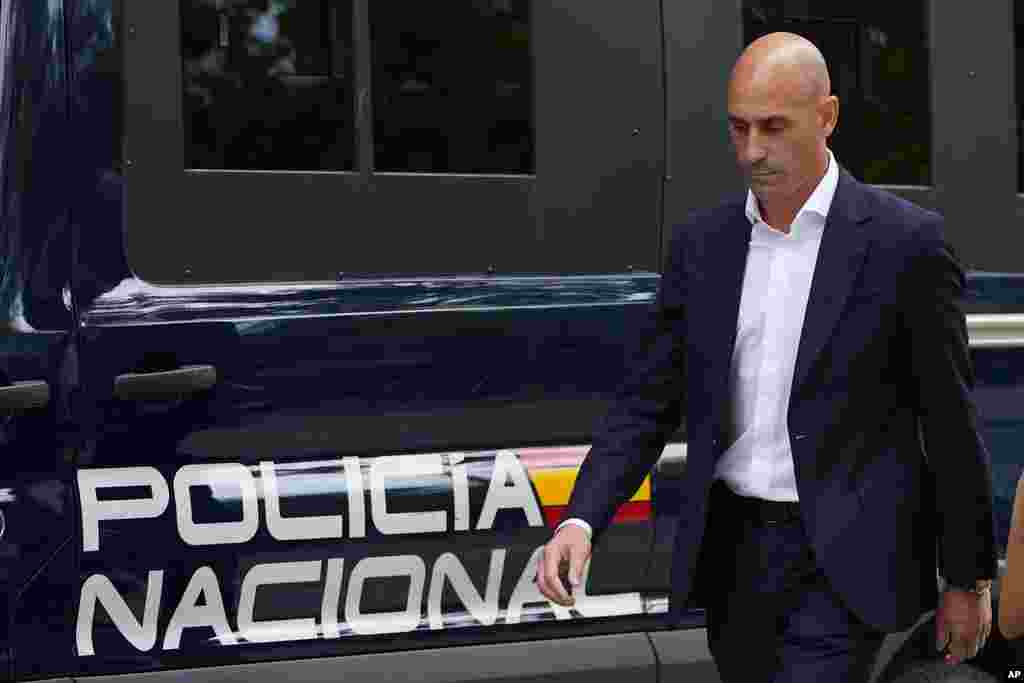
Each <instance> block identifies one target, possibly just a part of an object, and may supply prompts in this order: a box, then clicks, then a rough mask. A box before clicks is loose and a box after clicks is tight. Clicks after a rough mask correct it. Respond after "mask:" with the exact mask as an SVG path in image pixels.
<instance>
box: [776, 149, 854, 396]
mask: <svg viewBox="0 0 1024 683" xmlns="http://www.w3.org/2000/svg"><path fill="white" fill-rule="evenodd" d="M864 199H865V194H864V189H863V188H861V187H860V185H859V183H857V181H856V180H854V179H853V177H852V176H851V175H850V174H849V173H847V172H846V170H845V169H843V168H840V169H839V185H838V186H837V188H836V194H835V197H834V198H833V200H832V208H831V209H830V210H829V215H828V218H827V219H826V222H825V230H824V232H823V233H822V237H821V245H820V247H819V248H818V260H817V263H816V265H815V267H814V277H813V279H812V281H811V292H810V297H809V298H808V301H807V312H806V314H805V316H804V325H803V330H802V333H801V335H800V347H799V349H798V351H797V358H796V368H795V369H794V371H793V386H792V392H791V396H792V397H795V396H796V395H797V392H798V391H799V389H800V387H801V385H802V384H803V383H804V382H805V381H806V380H807V375H808V373H809V372H810V370H811V367H812V366H813V365H814V361H815V360H816V359H817V358H818V355H819V354H820V353H821V351H822V349H824V348H825V344H826V343H827V342H828V340H829V337H831V336H832V332H833V331H834V330H835V326H836V323H837V322H838V321H839V314H840V313H841V312H842V310H843V306H844V304H845V303H846V299H847V297H848V296H849V294H850V290H851V288H852V286H853V283H854V281H855V280H856V278H857V274H858V273H859V272H860V269H861V266H862V265H863V262H864V253H865V251H866V250H867V246H868V235H867V230H866V229H865V227H864V225H863V223H864V222H866V221H867V220H868V219H869V218H870V215H869V214H868V213H867V211H866V207H865V206H864Z"/></svg>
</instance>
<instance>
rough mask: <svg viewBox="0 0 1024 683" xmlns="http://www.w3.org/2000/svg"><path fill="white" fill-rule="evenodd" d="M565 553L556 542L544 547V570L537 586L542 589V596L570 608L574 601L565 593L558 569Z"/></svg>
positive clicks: (542, 565)
mask: <svg viewBox="0 0 1024 683" xmlns="http://www.w3.org/2000/svg"><path fill="white" fill-rule="evenodd" d="M563 552H564V547H563V546H562V545H561V544H560V543H558V542H557V541H555V540H553V541H551V542H550V543H548V544H547V545H546V546H544V559H543V562H542V563H541V567H542V568H543V570H542V571H541V572H539V576H538V580H537V586H538V588H540V592H541V594H542V595H543V596H544V597H546V598H547V599H548V600H552V601H554V602H557V603H558V604H560V605H565V606H569V605H571V604H572V602H573V600H572V598H571V597H570V596H569V594H568V593H566V592H565V587H564V586H562V580H561V579H560V578H559V577H558V567H559V565H560V564H561V560H562V557H561V555H562V553H563Z"/></svg>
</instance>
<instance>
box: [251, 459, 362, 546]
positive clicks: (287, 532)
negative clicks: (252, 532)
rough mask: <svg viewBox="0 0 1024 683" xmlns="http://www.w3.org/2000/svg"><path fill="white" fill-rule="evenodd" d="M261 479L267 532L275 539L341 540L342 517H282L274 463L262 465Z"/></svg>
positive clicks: (262, 463) (263, 463)
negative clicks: (265, 508) (265, 507)
mask: <svg viewBox="0 0 1024 683" xmlns="http://www.w3.org/2000/svg"><path fill="white" fill-rule="evenodd" d="M260 478H261V479H262V480H263V493H264V496H263V502H264V504H265V505H266V506H267V531H269V532H270V535H271V536H273V537H274V538H275V539H277V540H278V541H308V540H312V539H317V538H341V533H342V526H341V515H322V516H319V517H317V516H314V517H293V518H287V517H282V516H281V502H280V498H279V497H278V489H277V474H275V472H274V463H272V462H266V461H264V462H261V463H260Z"/></svg>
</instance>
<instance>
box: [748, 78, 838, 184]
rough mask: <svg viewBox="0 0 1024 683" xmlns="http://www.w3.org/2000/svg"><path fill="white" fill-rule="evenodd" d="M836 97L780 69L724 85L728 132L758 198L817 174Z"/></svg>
mask: <svg viewBox="0 0 1024 683" xmlns="http://www.w3.org/2000/svg"><path fill="white" fill-rule="evenodd" d="M837 112H838V100H836V98H835V97H824V96H821V95H816V94H811V93H808V92H807V89H806V88H802V87H801V84H800V83H799V82H794V79H792V78H788V79H787V77H786V76H785V75H784V74H778V75H775V76H774V77H772V76H765V75H760V76H756V77H747V78H743V77H740V78H738V79H736V80H734V82H733V83H732V84H730V88H729V133H730V136H731V138H732V144H733V147H734V148H735V150H736V159H737V161H738V163H739V165H740V169H741V170H742V171H743V173H744V175H745V176H746V179H747V181H748V182H749V184H750V189H751V190H753V192H754V194H755V195H757V196H758V198H771V197H775V196H788V195H793V194H796V193H798V192H800V191H801V190H806V189H807V188H808V186H810V187H813V185H814V184H815V183H816V182H817V181H818V180H819V178H820V174H821V170H822V168H821V159H822V158H823V156H824V153H825V145H826V142H827V140H828V136H829V135H830V134H831V133H832V130H833V128H834V127H835V119H836V114H837Z"/></svg>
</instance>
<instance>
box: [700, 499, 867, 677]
mask: <svg viewBox="0 0 1024 683" xmlns="http://www.w3.org/2000/svg"><path fill="white" fill-rule="evenodd" d="M751 502H755V501H753V499H750V498H743V497H740V496H737V495H736V494H735V493H733V492H732V491H731V490H730V489H729V488H728V487H727V486H726V485H725V484H724V483H723V482H722V481H720V480H719V481H715V482H714V483H713V484H712V487H711V493H710V499H709V502H708V506H709V507H708V518H707V520H708V521H707V524H708V526H707V529H706V531H705V534H704V541H703V542H702V544H701V550H700V555H699V559H698V578H697V582H698V583H699V584H700V585H701V586H702V587H701V591H702V592H701V595H702V596H703V598H702V600H703V602H704V606H705V610H706V616H707V627H708V629H707V632H708V646H709V648H710V650H711V654H712V657H713V659H714V661H715V665H716V666H717V668H718V671H719V675H720V676H721V678H722V680H723V681H724V682H725V683H741V682H742V683H756V682H758V681H763V682H764V683H796V682H801V683H812V682H818V681H829V682H830V683H863V682H866V681H867V680H868V677H869V675H870V673H871V669H872V667H873V665H874V662H875V658H876V656H877V654H878V651H879V650H880V648H881V646H882V641H883V640H884V638H885V633H884V632H882V631H878V630H877V629H875V628H872V627H870V626H868V625H867V624H865V623H864V622H862V621H861V620H860V619H859V618H858V617H857V616H856V615H855V614H854V613H853V612H852V611H850V610H849V609H848V608H847V607H846V606H845V605H844V604H843V601H842V599H841V598H840V596H839V595H837V594H836V592H835V591H834V590H833V589H832V587H831V585H830V584H829V581H828V579H827V577H826V576H825V574H824V572H823V571H822V570H821V568H820V567H818V566H817V564H816V563H815V557H814V551H813V548H812V547H811V545H810V542H809V539H808V538H807V534H806V532H805V529H804V526H803V523H802V522H801V520H800V518H799V515H796V516H795V517H794V518H792V519H788V520H784V521H779V522H772V521H765V520H764V519H763V518H761V517H759V516H758V515H756V514H751V512H752V510H756V509H757V505H753V506H752V505H751V504H750V503H751ZM864 553H865V555H866V556H867V555H869V554H870V553H871V549H870V548H864ZM879 599H880V600H884V599H885V596H879Z"/></svg>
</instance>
